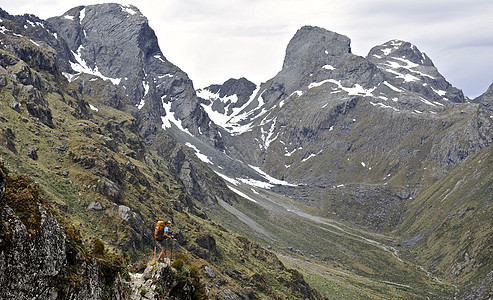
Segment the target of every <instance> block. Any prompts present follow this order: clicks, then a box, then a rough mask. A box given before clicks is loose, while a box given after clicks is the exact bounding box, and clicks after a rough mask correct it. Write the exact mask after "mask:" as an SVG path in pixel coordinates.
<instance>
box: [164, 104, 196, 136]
mask: <svg viewBox="0 0 493 300" xmlns="http://www.w3.org/2000/svg"><path fill="white" fill-rule="evenodd" d="M165 98H166V95H164V96H162V97H161V102H162V105H163V108H164V110H165V112H166V115H164V116H161V121H162V122H163V125H162V127H163V129H164V130H166V129H168V128H171V124H173V125H175V126H176V127H178V129H180V130H181V131H183V132H185V133H188V134H189V135H192V134H191V133H190V131H189V130H188V129H186V128H184V127H183V125H182V123H181V120H180V119H178V118H176V117H175V114H174V112H172V111H171V102H164V99H165Z"/></svg>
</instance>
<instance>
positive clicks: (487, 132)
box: [475, 84, 493, 148]
mask: <svg viewBox="0 0 493 300" xmlns="http://www.w3.org/2000/svg"><path fill="white" fill-rule="evenodd" d="M475 119H476V126H477V128H478V131H479V136H480V139H481V142H480V143H481V147H482V148H483V147H487V146H489V145H491V144H492V143H493V84H492V85H490V87H489V88H488V90H487V91H486V93H484V94H483V95H482V97H481V101H480V103H479V107H478V112H477V114H476V117H475Z"/></svg>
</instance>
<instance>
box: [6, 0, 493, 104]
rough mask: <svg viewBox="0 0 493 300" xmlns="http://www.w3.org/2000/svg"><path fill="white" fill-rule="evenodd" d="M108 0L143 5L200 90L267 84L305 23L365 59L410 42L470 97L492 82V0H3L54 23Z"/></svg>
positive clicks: (167, 50)
mask: <svg viewBox="0 0 493 300" xmlns="http://www.w3.org/2000/svg"><path fill="white" fill-rule="evenodd" d="M102 2H117V3H122V4H132V5H135V6H136V7H137V8H139V10H140V11H141V12H142V13H143V14H144V15H145V16H146V17H147V19H148V20H149V24H150V26H151V27H152V28H153V29H154V31H155V32H156V35H157V37H158V39H159V45H160V47H161V50H162V52H163V54H164V55H165V56H166V58H167V59H168V60H169V61H171V62H172V63H174V64H175V65H177V66H178V67H180V68H181V69H182V70H183V71H185V72H186V73H188V75H189V76H190V78H191V79H192V80H193V81H194V85H195V88H202V87H205V86H208V85H210V84H213V83H223V82H224V81H226V80H227V79H229V78H240V77H246V78H247V79H249V80H251V81H253V82H254V83H256V84H260V83H261V82H265V81H267V80H268V79H270V78H271V77H273V76H274V75H275V74H276V73H277V72H278V71H280V69H281V66H282V62H283V59H284V52H285V49H286V46H287V44H288V42H289V40H290V39H291V37H292V36H293V35H294V34H295V33H296V30H298V29H299V28H300V27H301V26H303V25H316V26H320V27H323V28H325V29H328V30H331V31H335V32H337V33H340V34H343V35H346V36H348V37H349V38H350V39H351V48H352V52H353V53H354V54H357V55H361V56H366V55H367V53H368V51H369V50H370V49H371V48H372V47H373V46H376V45H380V44H382V43H385V42H387V41H388V40H391V39H401V40H405V41H408V42H411V43H413V44H414V45H416V46H417V47H418V48H419V49H420V50H421V51H423V52H425V53H426V54H427V55H428V56H429V57H430V58H431V59H432V60H433V62H434V64H435V66H436V67H437V68H438V70H439V71H440V72H441V73H442V75H444V76H445V78H446V79H447V80H448V81H449V82H450V83H451V84H452V85H454V86H455V87H457V88H459V89H462V90H463V91H464V93H465V94H466V95H467V96H469V97H471V98H474V97H476V96H479V95H480V94H482V93H483V92H485V91H486V89H487V88H488V87H489V85H490V84H492V83H493V17H492V16H493V1H491V0H412V1H408V0H345V1H341V0H159V1H154V0H148V1H132V0H127V1H120V0H115V1H92V0H91V1H83V0H80V1H77V0H0V7H1V8H3V9H4V10H6V11H7V12H8V13H10V14H13V15H19V14H24V13H31V14H35V15H37V16H38V17H40V18H42V19H47V18H49V17H52V16H58V15H62V14H63V13H64V12H65V11H67V10H69V9H70V8H72V7H75V6H78V5H89V4H95V3H102Z"/></svg>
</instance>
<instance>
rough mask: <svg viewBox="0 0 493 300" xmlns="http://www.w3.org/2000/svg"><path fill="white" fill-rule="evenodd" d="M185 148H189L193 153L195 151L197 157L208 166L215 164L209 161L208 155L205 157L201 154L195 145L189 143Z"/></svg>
mask: <svg viewBox="0 0 493 300" xmlns="http://www.w3.org/2000/svg"><path fill="white" fill-rule="evenodd" d="M185 146H187V147H188V148H190V149H192V150H193V151H195V155H196V156H197V157H198V158H199V159H200V160H201V161H203V162H205V163H206V164H211V165H212V164H213V163H212V161H211V160H210V159H209V157H207V155H204V154H202V153H200V150H199V149H198V148H197V147H195V146H194V145H192V144H191V143H189V142H187V143H185Z"/></svg>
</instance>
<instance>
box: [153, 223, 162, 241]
mask: <svg viewBox="0 0 493 300" xmlns="http://www.w3.org/2000/svg"><path fill="white" fill-rule="evenodd" d="M154 238H155V239H156V241H162V240H164V221H158V222H157V224H156V229H154Z"/></svg>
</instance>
